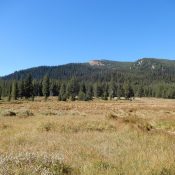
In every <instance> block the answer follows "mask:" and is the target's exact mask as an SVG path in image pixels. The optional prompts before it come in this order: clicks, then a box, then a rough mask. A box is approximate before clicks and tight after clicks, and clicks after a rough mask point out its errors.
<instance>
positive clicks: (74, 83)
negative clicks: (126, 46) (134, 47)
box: [0, 58, 175, 100]
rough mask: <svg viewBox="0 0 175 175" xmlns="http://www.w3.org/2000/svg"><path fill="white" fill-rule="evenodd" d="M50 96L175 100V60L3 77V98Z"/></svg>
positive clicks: (93, 64)
mask: <svg viewBox="0 0 175 175" xmlns="http://www.w3.org/2000/svg"><path fill="white" fill-rule="evenodd" d="M49 95H53V96H58V97H59V100H67V99H71V100H75V99H79V100H90V99H92V98H93V97H100V98H102V99H105V100H106V99H109V98H110V99H113V98H114V97H118V98H120V97H125V98H127V99H129V98H130V97H134V96H140V97H142V96H146V97H162V98H175V61H172V60H165V59H154V58H143V59H140V60H138V61H136V62H117V61H110V60H93V61H90V62H89V63H71V64H67V65H61V66H50V67H49V66H41V67H36V68H30V69H27V70H21V71H18V72H15V73H13V74H10V75H7V76H4V77H1V80H0V96H8V98H9V99H11V98H13V99H17V98H23V97H25V98H30V97H32V98H34V96H45V97H46V98H47V97H48V96H49Z"/></svg>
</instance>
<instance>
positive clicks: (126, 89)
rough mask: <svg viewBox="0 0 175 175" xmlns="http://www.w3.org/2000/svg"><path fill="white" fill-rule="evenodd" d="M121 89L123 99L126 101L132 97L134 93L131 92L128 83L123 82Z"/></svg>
mask: <svg viewBox="0 0 175 175" xmlns="http://www.w3.org/2000/svg"><path fill="white" fill-rule="evenodd" d="M123 89H124V95H125V99H127V100H128V99H130V98H131V97H134V92H133V89H132V87H131V85H130V82H125V83H124V85H123Z"/></svg>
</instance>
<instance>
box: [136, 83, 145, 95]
mask: <svg viewBox="0 0 175 175" xmlns="http://www.w3.org/2000/svg"><path fill="white" fill-rule="evenodd" d="M137 96H138V97H140V98H141V97H143V96H144V89H143V86H142V85H140V86H139V87H138V91H137Z"/></svg>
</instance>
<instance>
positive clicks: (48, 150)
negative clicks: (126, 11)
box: [0, 98, 175, 175]
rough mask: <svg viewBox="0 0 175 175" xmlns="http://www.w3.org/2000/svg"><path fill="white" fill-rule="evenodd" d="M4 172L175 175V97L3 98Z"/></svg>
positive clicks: (0, 146) (0, 166) (0, 167)
mask: <svg viewBox="0 0 175 175" xmlns="http://www.w3.org/2000/svg"><path fill="white" fill-rule="evenodd" d="M0 174H2V175H29V174H30V175H40V174H41V175H63V174H65V175H66V174H70V175H174V174H175V100H165V99H153V98H141V99H139V98H136V99H135V100H133V101H127V100H120V101H103V100H94V101H90V102H81V101H75V102H59V101H57V99H56V98H49V99H48V100H47V101H46V102H45V101H44V100H43V98H36V99H35V101H34V102H33V101H25V100H18V101H12V102H6V101H3V100H2V101H0Z"/></svg>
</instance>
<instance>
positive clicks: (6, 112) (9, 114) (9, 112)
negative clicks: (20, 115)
mask: <svg viewBox="0 0 175 175" xmlns="http://www.w3.org/2000/svg"><path fill="white" fill-rule="evenodd" d="M2 115H3V116H4V117H8V116H9V117H12V116H16V113H15V112H13V111H4V112H2Z"/></svg>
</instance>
